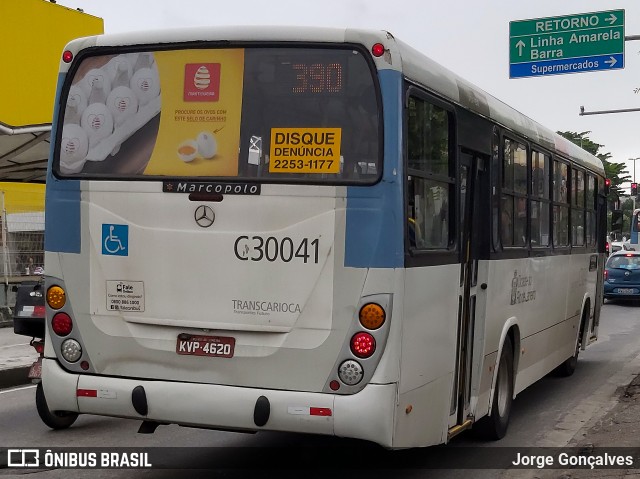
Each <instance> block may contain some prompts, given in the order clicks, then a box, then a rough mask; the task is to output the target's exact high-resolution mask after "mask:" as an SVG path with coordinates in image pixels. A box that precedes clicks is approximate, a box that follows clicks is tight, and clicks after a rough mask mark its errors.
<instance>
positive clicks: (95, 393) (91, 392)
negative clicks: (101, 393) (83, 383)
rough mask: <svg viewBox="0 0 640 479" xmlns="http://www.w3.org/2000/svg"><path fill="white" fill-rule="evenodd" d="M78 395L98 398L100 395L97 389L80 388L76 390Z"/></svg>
mask: <svg viewBox="0 0 640 479" xmlns="http://www.w3.org/2000/svg"><path fill="white" fill-rule="evenodd" d="M76 396H77V397H85V398H96V397H98V391H97V390H96V389H78V390H77V391H76Z"/></svg>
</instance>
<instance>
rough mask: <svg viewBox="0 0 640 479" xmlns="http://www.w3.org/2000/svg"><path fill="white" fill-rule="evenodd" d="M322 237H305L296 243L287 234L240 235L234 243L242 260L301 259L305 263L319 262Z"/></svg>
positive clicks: (288, 261) (287, 261)
mask: <svg viewBox="0 0 640 479" xmlns="http://www.w3.org/2000/svg"><path fill="white" fill-rule="evenodd" d="M319 249H320V238H316V239H314V240H310V239H309V238H303V239H302V240H301V241H300V242H299V243H296V242H295V241H294V240H293V239H292V238H289V237H288V236H285V237H284V238H282V239H278V238H276V237H274V236H269V237H268V238H264V237H262V236H251V237H249V236H238V237H237V238H236V241H235V243H234V245H233V252H234V253H235V255H236V258H238V259H239V260H240V261H269V262H271V263H273V262H274V261H282V262H284V263H290V262H291V261H294V260H299V261H302V262H304V263H315V264H317V263H318V252H319Z"/></svg>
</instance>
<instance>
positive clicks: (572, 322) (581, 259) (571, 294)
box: [485, 254, 597, 393]
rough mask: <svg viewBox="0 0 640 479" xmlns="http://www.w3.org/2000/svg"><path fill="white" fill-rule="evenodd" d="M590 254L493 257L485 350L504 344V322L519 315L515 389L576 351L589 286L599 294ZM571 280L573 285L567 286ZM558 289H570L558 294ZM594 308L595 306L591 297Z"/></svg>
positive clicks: (593, 294)
mask: <svg viewBox="0 0 640 479" xmlns="http://www.w3.org/2000/svg"><path fill="white" fill-rule="evenodd" d="M591 256H592V255H591V254H574V255H558V256H545V257H538V258H527V259H512V260H501V261H491V262H489V264H490V276H489V288H488V291H489V300H488V305H489V306H488V309H487V330H486V333H487V334H486V343H485V353H486V354H489V353H493V352H496V351H497V350H498V348H499V347H500V337H501V333H502V329H503V324H504V322H505V321H506V320H507V319H508V318H509V317H514V318H516V324H517V326H518V328H519V337H520V339H521V348H520V351H519V354H518V371H517V376H516V387H515V392H516V393H518V392H520V391H522V390H523V389H525V388H526V387H528V386H529V385H531V384H532V383H533V382H535V381H537V380H538V379H540V378H541V377H543V376H544V375H545V374H547V373H548V372H549V371H550V370H552V369H553V368H555V367H556V366H557V365H558V364H560V363H561V362H562V361H563V360H564V359H566V358H568V357H569V356H571V355H572V353H573V352H574V351H575V340H576V339H577V335H578V328H579V325H580V320H581V312H582V307H583V304H584V297H585V292H586V294H587V295H588V296H589V297H591V298H595V289H596V282H597V270H594V271H591V272H589V271H588V270H589V264H590V260H591ZM567 285H569V287H568V288H567ZM558 290H566V291H567V294H565V295H558V294H557V291H558ZM590 302H591V305H590V309H591V308H593V307H594V300H593V299H592V300H591V301H590Z"/></svg>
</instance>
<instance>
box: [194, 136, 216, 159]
mask: <svg viewBox="0 0 640 479" xmlns="http://www.w3.org/2000/svg"><path fill="white" fill-rule="evenodd" d="M196 142H197V143H198V153H200V156H201V157H203V158H206V159H210V158H213V157H214V156H216V153H217V152H218V142H217V141H216V137H215V135H214V134H213V133H210V132H208V131H203V132H200V133H199V134H198V137H197V138H196Z"/></svg>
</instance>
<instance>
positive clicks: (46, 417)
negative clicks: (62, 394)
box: [36, 382, 78, 429]
mask: <svg viewBox="0 0 640 479" xmlns="http://www.w3.org/2000/svg"><path fill="white" fill-rule="evenodd" d="M36 409H37V410H38V416H40V419H42V422H43V423H45V424H46V425H47V426H49V427H50V428H51V429H67V428H68V427H70V426H71V425H72V424H73V423H74V422H76V419H78V413H75V412H69V411H53V412H52V411H50V410H49V406H48V405H47V399H46V398H45V397H44V389H43V387H42V382H39V383H38V386H37V387H36Z"/></svg>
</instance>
